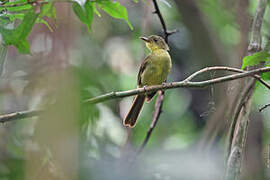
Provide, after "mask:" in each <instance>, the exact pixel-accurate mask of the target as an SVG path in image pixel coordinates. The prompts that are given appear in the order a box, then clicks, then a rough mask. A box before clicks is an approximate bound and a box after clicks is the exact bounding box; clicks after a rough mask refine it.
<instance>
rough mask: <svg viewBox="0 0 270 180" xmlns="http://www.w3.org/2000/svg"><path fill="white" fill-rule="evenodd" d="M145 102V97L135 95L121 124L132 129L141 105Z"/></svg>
mask: <svg viewBox="0 0 270 180" xmlns="http://www.w3.org/2000/svg"><path fill="white" fill-rule="evenodd" d="M144 101H145V95H143V94H141V95H137V96H135V98H134V100H133V104H132V106H131V108H130V110H129V112H128V114H127V115H126V117H125V119H124V120H123V124H124V125H125V126H128V127H131V128H132V127H134V126H135V124H136V121H137V118H138V116H139V114H140V112H141V110H142V107H143V104H144Z"/></svg>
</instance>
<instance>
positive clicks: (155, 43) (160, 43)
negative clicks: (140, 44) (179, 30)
mask: <svg viewBox="0 0 270 180" xmlns="http://www.w3.org/2000/svg"><path fill="white" fill-rule="evenodd" d="M140 39H141V40H143V41H145V43H146V46H147V47H148V49H150V51H155V50H159V49H163V50H166V51H169V46H168V45H167V43H166V42H165V40H164V39H163V38H162V37H160V36H157V35H151V36H149V37H140Z"/></svg>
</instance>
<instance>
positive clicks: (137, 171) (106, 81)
mask: <svg viewBox="0 0 270 180" xmlns="http://www.w3.org/2000/svg"><path fill="white" fill-rule="evenodd" d="M119 2H120V3H121V4H122V5H124V6H125V7H126V8H127V11H128V16H129V20H130V22H131V24H132V25H133V27H134V29H133V30H131V29H130V28H129V26H128V25H127V24H126V22H125V21H123V20H119V19H114V18H112V17H110V16H109V15H107V14H106V13H104V12H103V11H101V10H99V11H100V13H101V17H98V16H97V15H95V16H94V20H93V23H92V26H91V30H90V31H89V30H88V29H87V26H85V25H83V24H82V23H81V22H80V21H79V19H78V18H77V17H76V16H75V14H74V13H73V11H72V8H71V5H70V4H69V3H56V4H55V6H56V12H57V22H56V23H54V22H53V21H49V23H50V24H51V25H52V27H53V29H54V31H53V32H51V31H50V30H49V29H48V28H47V27H46V26H44V25H42V24H38V25H35V27H34V29H33V31H32V33H31V35H30V37H29V38H28V39H29V41H30V43H31V55H21V54H19V53H18V52H17V50H16V49H15V48H13V47H10V48H9V49H8V54H7V60H6V63H5V68H4V73H3V75H2V76H1V81H0V99H1V103H0V104H1V105H0V107H1V109H0V110H1V114H5V113H9V112H16V111H22V110H28V109H30V110H32V109H44V110H45V111H44V112H43V113H42V114H41V115H40V116H38V117H33V118H26V119H21V120H16V121H12V122H7V123H3V124H1V125H0V179H1V180H2V179H3V180H6V179H93V180H100V179H128V180H130V179H157V180H159V179H162V180H163V179H164V180H172V179H222V175H223V173H224V172H223V171H224V165H225V159H224V158H225V155H224V153H225V147H226V146H225V140H226V136H225V135H226V129H227V128H228V126H229V124H228V123H226V120H225V118H224V117H223V119H219V118H215V117H216V116H215V114H216V112H217V111H218V110H219V109H220V107H221V106H222V105H223V103H224V101H228V99H229V97H230V93H231V91H233V90H234V89H233V88H232V89H230V88H228V84H230V83H227V84H218V85H215V86H212V87H209V88H205V89H172V90H168V91H166V96H165V101H164V105H163V111H162V114H161V116H160V119H159V122H158V124H157V126H156V128H155V130H154V132H153V134H152V136H151V138H150V140H149V143H148V144H147V146H146V147H145V149H144V151H143V152H142V154H140V155H139V156H138V157H137V158H136V160H135V161H134V163H133V164H132V165H130V161H132V160H133V157H134V156H135V153H136V150H137V149H138V147H139V146H140V145H141V144H142V142H143V140H144V138H145V136H146V133H147V130H148V129H149V126H150V124H151V120H152V115H153V111H154V104H155V99H154V100H153V101H152V102H150V103H148V104H145V106H144V108H143V111H142V113H141V114H140V117H139V121H138V123H137V125H136V127H135V128H134V129H132V130H130V129H128V128H125V127H124V126H123V125H122V119H123V117H124V116H125V114H126V113H127V111H128V109H129V108H130V105H131V102H132V97H128V98H122V99H114V100H110V101H106V102H103V103H100V104H96V105H87V104H83V103H82V101H83V100H85V99H87V98H91V97H95V96H98V95H101V94H105V93H108V92H111V91H124V90H129V89H134V88H135V87H136V79H137V72H138V69H139V65H140V63H141V62H142V60H143V59H144V57H145V56H146V55H147V54H148V53H149V51H148V50H147V49H146V47H145V45H144V43H143V42H142V41H141V40H140V39H139V37H140V36H142V35H146V36H147V35H151V34H157V35H163V32H162V28H161V24H160V21H159V19H158V17H157V16H156V15H155V14H153V13H152V12H153V11H154V8H153V4H152V1H148V0H139V1H138V2H134V1H131V0H128V1H126V0H119ZM158 4H159V6H160V10H161V13H162V15H163V17H164V20H165V22H166V25H167V27H168V29H169V30H173V29H178V30H179V32H178V33H175V34H173V35H171V36H170V37H169V46H170V54H171V57H172V62H173V68H172V72H171V74H170V76H169V78H168V81H169V82H171V81H180V80H183V79H184V78H185V77H187V76H188V75H190V74H191V73H193V72H195V71H197V70H199V69H202V68H204V67H207V66H217V65H222V66H232V67H237V68H240V67H241V59H242V57H243V56H244V54H245V51H246V49H247V45H248V36H249V29H250V27H251V20H252V17H253V16H254V14H255V9H256V5H257V1H255V0H250V1H248V0H238V1H233V0H201V1H196V0H175V1H173V0H158ZM262 34H263V45H264V44H265V43H266V40H267V36H269V10H268V9H267V11H266V14H265V19H264V23H263V29H262ZM222 74H224V73H220V72H216V73H213V74H211V75H209V74H208V75H207V74H206V75H203V76H202V77H200V78H198V79H196V80H202V79H207V78H211V77H218V76H219V75H222ZM236 83H237V82H236ZM232 87H233V86H232ZM211 88H212V89H213V94H211V93H210V89H211ZM254 97H255V98H254V101H253V102H254V103H253V104H254V107H253V111H252V113H251V116H252V117H253V118H252V121H251V123H250V124H251V125H250V131H249V133H250V134H249V135H248V148H250V151H249V149H248V152H247V154H246V157H245V162H246V163H245V166H244V169H245V170H244V173H243V175H242V176H243V177H242V179H247V178H246V177H248V176H250V174H253V175H254V174H263V175H262V177H263V178H267V177H268V178H269V176H270V171H269V169H268V168H267V167H266V165H267V162H266V156H267V148H268V144H269V141H270V123H269V116H270V110H269V109H266V110H265V111H263V112H262V113H259V112H258V109H259V107H261V106H263V105H264V104H267V103H269V99H270V94H269V93H268V92H267V89H266V88H265V87H262V86H258V87H257V88H256V92H255V96H254ZM225 111H226V110H225ZM224 114H225V113H224ZM224 116H225V115H224ZM219 123H220V126H214V128H209V127H212V126H211V124H219ZM249 158H252V159H249ZM254 159H255V160H254Z"/></svg>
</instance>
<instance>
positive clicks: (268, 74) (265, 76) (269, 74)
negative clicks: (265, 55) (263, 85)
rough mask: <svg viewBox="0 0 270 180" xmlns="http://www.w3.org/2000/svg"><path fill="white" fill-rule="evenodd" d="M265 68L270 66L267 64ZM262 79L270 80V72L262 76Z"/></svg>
mask: <svg viewBox="0 0 270 180" xmlns="http://www.w3.org/2000/svg"><path fill="white" fill-rule="evenodd" d="M265 67H270V64H267V65H265ZM261 77H262V78H263V79H264V80H270V72H265V73H263V74H262V75H261Z"/></svg>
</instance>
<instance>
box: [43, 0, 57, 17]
mask: <svg viewBox="0 0 270 180" xmlns="http://www.w3.org/2000/svg"><path fill="white" fill-rule="evenodd" d="M44 16H47V17H49V18H53V19H54V20H56V8H55V7H54V5H53V1H52V0H51V1H50V2H49V3H48V4H43V5H42V6H41V8H40V15H39V17H44Z"/></svg>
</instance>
